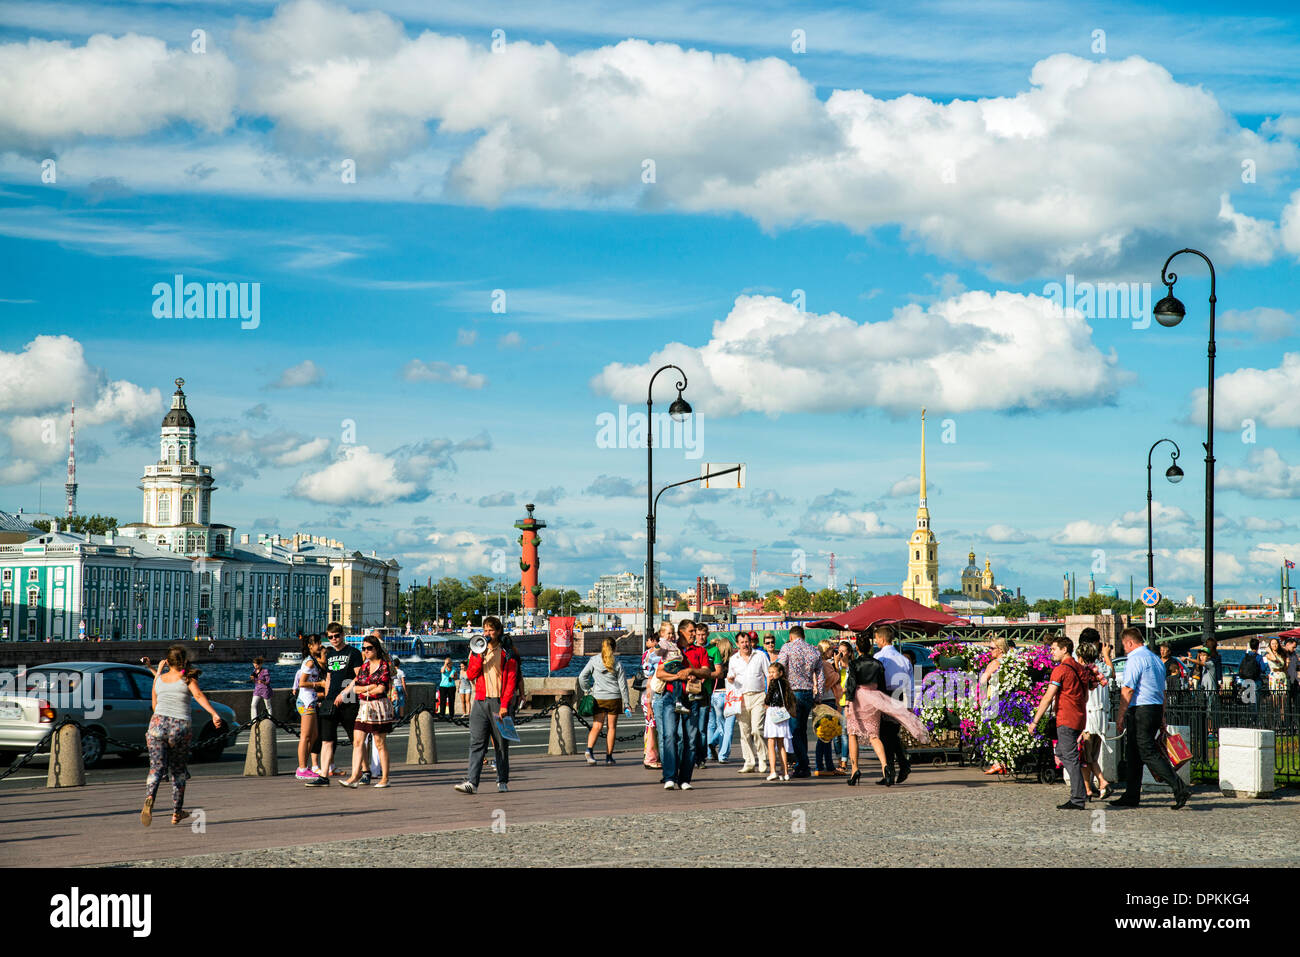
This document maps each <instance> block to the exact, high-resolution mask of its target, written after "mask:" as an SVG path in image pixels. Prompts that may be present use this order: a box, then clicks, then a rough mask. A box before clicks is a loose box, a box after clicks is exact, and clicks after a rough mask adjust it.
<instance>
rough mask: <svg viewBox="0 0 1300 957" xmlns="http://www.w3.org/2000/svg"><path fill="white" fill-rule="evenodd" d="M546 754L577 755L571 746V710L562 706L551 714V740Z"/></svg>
mask: <svg viewBox="0 0 1300 957" xmlns="http://www.w3.org/2000/svg"><path fill="white" fill-rule="evenodd" d="M546 753H547V754H577V753H578V752H577V751H576V750H574V744H573V708H572V707H571V706H570V705H568V704H562V705H560V706H559V707H558V708H556V709H555V710H554V711H553V712H551V740H550V741H549V743H548V744H547V745H546Z"/></svg>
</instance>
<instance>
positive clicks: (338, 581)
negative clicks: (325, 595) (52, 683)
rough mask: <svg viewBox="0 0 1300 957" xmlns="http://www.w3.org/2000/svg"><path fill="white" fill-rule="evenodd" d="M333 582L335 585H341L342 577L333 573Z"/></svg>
mask: <svg viewBox="0 0 1300 957" xmlns="http://www.w3.org/2000/svg"><path fill="white" fill-rule="evenodd" d="M334 584H336V585H342V584H343V578H342V577H341V576H339V575H335V576H334Z"/></svg>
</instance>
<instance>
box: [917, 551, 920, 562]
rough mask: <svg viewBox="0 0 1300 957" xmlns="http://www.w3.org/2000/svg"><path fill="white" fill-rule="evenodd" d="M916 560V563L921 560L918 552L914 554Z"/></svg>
mask: <svg viewBox="0 0 1300 957" xmlns="http://www.w3.org/2000/svg"><path fill="white" fill-rule="evenodd" d="M916 560H917V561H918V562H919V561H920V560H921V553H920V552H917V553H916Z"/></svg>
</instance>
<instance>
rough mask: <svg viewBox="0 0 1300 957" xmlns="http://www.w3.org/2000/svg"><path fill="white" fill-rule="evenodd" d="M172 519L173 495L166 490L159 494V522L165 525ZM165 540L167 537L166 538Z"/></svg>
mask: <svg viewBox="0 0 1300 957" xmlns="http://www.w3.org/2000/svg"><path fill="white" fill-rule="evenodd" d="M171 520H172V497H171V496H170V495H168V494H167V493H166V492H163V493H162V494H161V495H159V496H158V524H159V525H165V524H167V523H168V522H170V521H171ZM164 541H165V539H164Z"/></svg>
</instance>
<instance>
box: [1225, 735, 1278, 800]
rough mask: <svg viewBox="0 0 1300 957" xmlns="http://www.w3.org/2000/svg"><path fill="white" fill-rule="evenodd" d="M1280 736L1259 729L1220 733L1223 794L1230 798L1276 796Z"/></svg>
mask: <svg viewBox="0 0 1300 957" xmlns="http://www.w3.org/2000/svg"><path fill="white" fill-rule="evenodd" d="M1276 757H1277V736H1276V735H1275V734H1274V732H1272V731H1265V730H1261V729H1258V728H1220V729H1219V790H1220V791H1222V792H1223V793H1224V795H1225V796H1227V797H1246V798H1267V797H1272V796H1273V771H1274V761H1275V760H1276Z"/></svg>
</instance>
